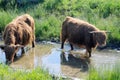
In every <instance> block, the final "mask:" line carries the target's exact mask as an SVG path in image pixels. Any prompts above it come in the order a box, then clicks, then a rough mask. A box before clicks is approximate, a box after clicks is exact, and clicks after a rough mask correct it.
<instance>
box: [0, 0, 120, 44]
mask: <svg viewBox="0 0 120 80" xmlns="http://www.w3.org/2000/svg"><path fill="white" fill-rule="evenodd" d="M38 1H39V2H38V3H36V4H33V3H26V2H25V3H23V4H22V5H21V6H19V5H18V4H17V3H16V2H15V0H11V1H8V2H7V3H5V2H4V0H0V32H2V31H3V30H4V27H5V26H6V25H7V24H8V23H9V22H10V21H12V19H14V18H15V17H16V16H18V15H21V14H24V13H28V14H30V15H31V16H33V18H34V19H35V25H36V33H35V35H36V37H37V39H39V40H50V39H51V38H52V37H55V38H56V37H57V38H59V37H60V29H61V24H62V22H63V20H64V19H65V17H66V16H73V17H77V18H79V19H82V20H85V21H88V22H89V23H91V24H94V25H95V26H96V27H98V28H99V29H101V30H107V31H110V32H111V33H109V34H108V43H109V42H111V43H112V42H113V41H114V42H118V43H119V42H120V35H119V34H120V27H119V25H120V18H119V17H120V13H119V12H120V1H119V0H87V1H84V0H80V1H79V0H42V1H41V0H38Z"/></svg>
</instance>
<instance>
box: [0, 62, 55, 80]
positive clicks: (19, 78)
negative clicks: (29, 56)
mask: <svg viewBox="0 0 120 80" xmlns="http://www.w3.org/2000/svg"><path fill="white" fill-rule="evenodd" d="M0 80H53V79H52V76H50V75H49V74H48V72H47V71H43V70H42V69H40V68H36V69H34V70H19V69H16V70H13V69H12V68H10V67H8V66H7V65H3V64H0Z"/></svg>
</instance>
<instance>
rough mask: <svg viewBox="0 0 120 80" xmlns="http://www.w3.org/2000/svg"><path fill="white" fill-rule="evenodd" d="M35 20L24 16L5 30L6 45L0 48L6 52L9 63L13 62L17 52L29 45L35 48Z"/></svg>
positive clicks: (26, 15)
mask: <svg viewBox="0 0 120 80" xmlns="http://www.w3.org/2000/svg"><path fill="white" fill-rule="evenodd" d="M34 30H35V26H34V19H33V18H32V17H31V16H30V15H28V14H24V15H22V16H19V17H17V18H16V19H14V20H13V21H12V22H10V23H9V24H8V25H7V26H6V27H5V30H4V35H3V39H4V44H5V45H1V46H0V47H1V48H2V49H3V50H4V51H5V54H6V58H7V59H8V61H11V62H13V60H14V56H15V55H16V52H17V51H18V50H19V49H20V48H21V47H22V48H23V47H24V46H26V45H27V44H29V43H32V47H35V35H34Z"/></svg>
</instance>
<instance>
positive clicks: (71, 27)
mask: <svg viewBox="0 0 120 80" xmlns="http://www.w3.org/2000/svg"><path fill="white" fill-rule="evenodd" d="M106 38H107V36H106V31H101V30H99V29H98V28H96V27H95V26H94V25H92V24H90V23H88V22H85V21H83V20H79V19H77V18H72V17H66V19H65V21H64V22H63V24H62V30H61V41H62V44H61V49H63V48H64V42H65V41H66V40H68V41H69V43H70V46H71V50H73V45H74V44H75V45H78V46H79V47H84V48H85V49H86V54H87V53H89V57H91V52H92V48H96V47H97V46H98V45H105V44H106Z"/></svg>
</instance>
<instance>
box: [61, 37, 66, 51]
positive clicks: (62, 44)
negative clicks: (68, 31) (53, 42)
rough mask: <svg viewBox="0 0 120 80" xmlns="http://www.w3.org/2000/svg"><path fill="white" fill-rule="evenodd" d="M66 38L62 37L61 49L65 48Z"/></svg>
mask: <svg viewBox="0 0 120 80" xmlns="http://www.w3.org/2000/svg"><path fill="white" fill-rule="evenodd" d="M65 40H66V38H65V37H62V43H61V49H63V48H64V42H65Z"/></svg>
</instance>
